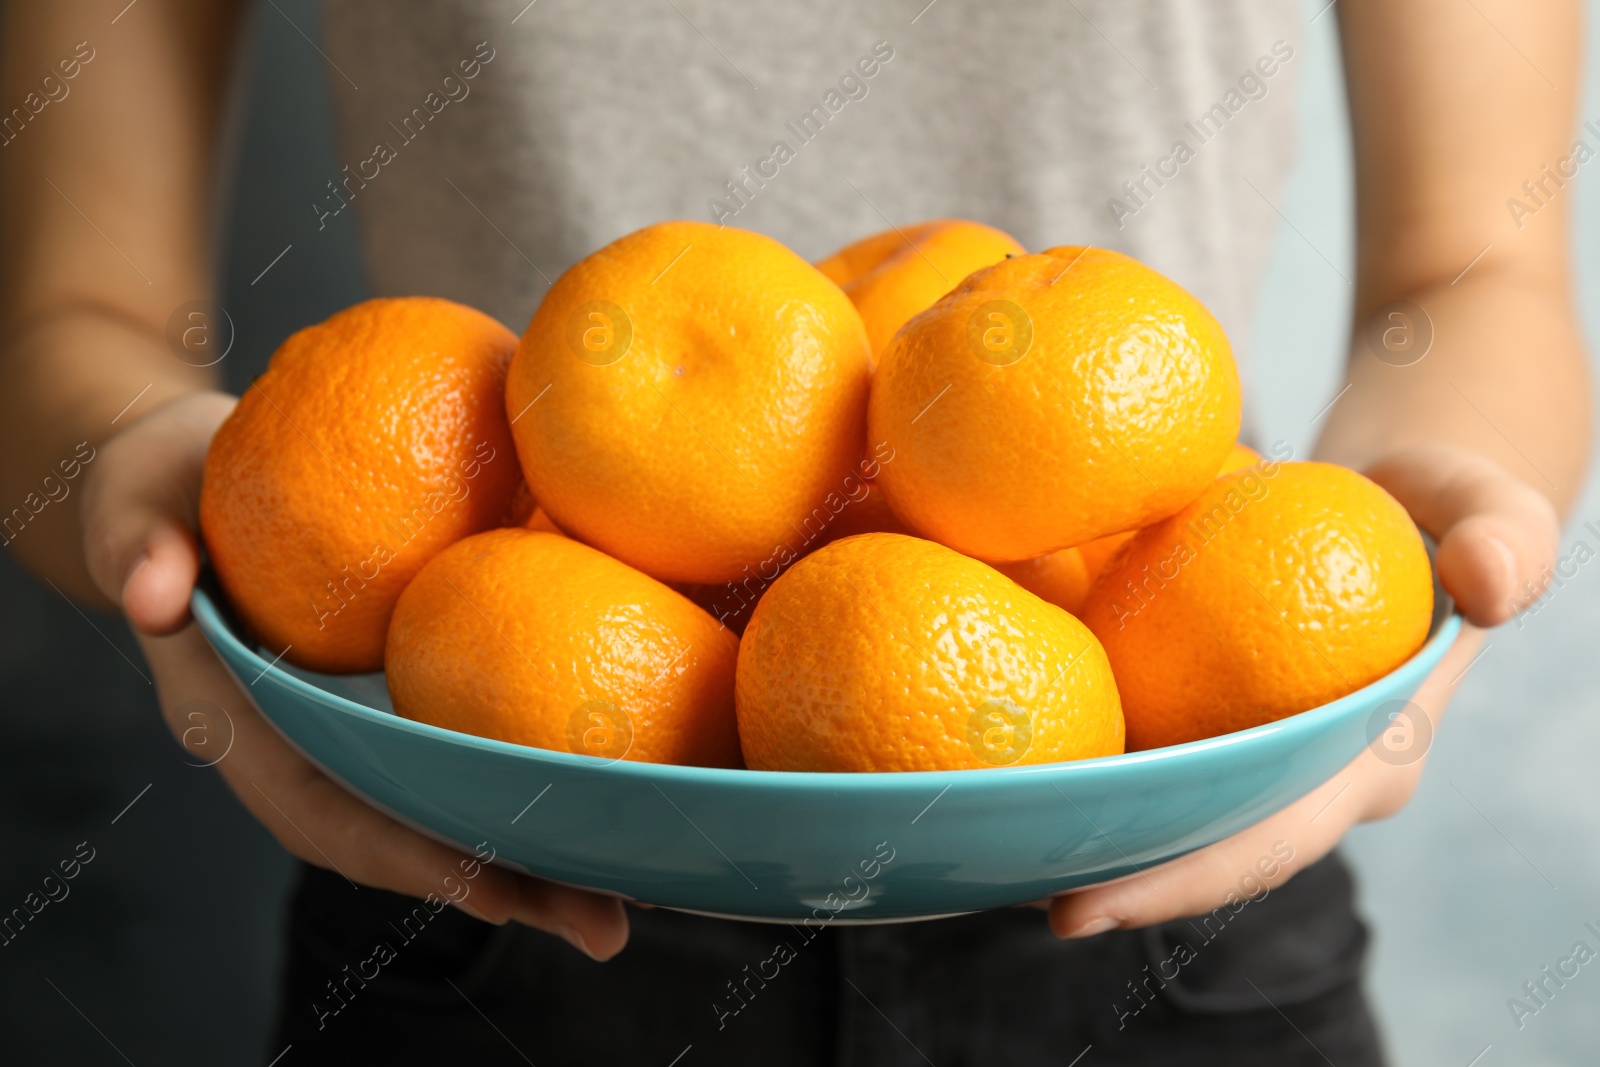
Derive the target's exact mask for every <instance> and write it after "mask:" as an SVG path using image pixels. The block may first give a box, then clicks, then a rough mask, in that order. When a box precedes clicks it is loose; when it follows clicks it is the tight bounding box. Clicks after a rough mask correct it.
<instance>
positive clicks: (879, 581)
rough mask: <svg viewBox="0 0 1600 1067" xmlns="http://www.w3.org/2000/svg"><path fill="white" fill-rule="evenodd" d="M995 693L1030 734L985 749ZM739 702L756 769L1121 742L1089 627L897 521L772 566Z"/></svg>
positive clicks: (865, 766) (876, 765) (933, 763)
mask: <svg viewBox="0 0 1600 1067" xmlns="http://www.w3.org/2000/svg"><path fill="white" fill-rule="evenodd" d="M997 700H998V701H1009V702H1010V705H1009V706H1010V707H1012V708H1015V709H1017V713H1018V717H1019V720H1020V721H1022V722H1024V723H1026V724H1027V726H1026V729H1027V730H1028V731H1031V737H1030V738H1029V740H1028V743H1027V745H1026V746H1022V745H1020V744H1019V745H1018V746H1017V748H1018V752H1017V753H1015V754H1014V755H1013V756H1012V757H1005V758H1003V759H985V758H982V756H981V755H980V753H981V751H982V744H981V743H980V744H977V745H976V747H975V743H974V741H973V738H974V737H978V738H983V737H987V736H988V735H987V734H986V733H984V731H985V730H986V729H987V725H986V724H985V723H986V720H984V719H983V713H984V708H985V707H986V706H988V704H989V702H990V701H997ZM737 706H738V713H739V732H740V736H741V738H742V740H743V744H744V755H745V761H746V763H747V764H748V765H749V766H750V767H752V768H757V769H764V770H794V771H917V770H936V769H958V768H973V767H988V766H996V765H1005V764H1009V763H1052V762H1056V761H1059V760H1070V759H1083V758H1086V757H1090V756H1102V755H1109V754H1112V753H1116V752H1121V751H1122V744H1123V726H1122V712H1121V708H1120V705H1119V703H1118V699H1117V687H1116V684H1115V682H1114V681H1113V680H1112V677H1111V670H1110V666H1109V664H1108V663H1107V661H1106V658H1105V654H1104V652H1103V651H1102V650H1101V649H1100V646H1099V643H1098V642H1096V641H1095V640H1094V638H1093V636H1092V635H1091V634H1090V633H1089V631H1088V630H1087V629H1086V628H1085V627H1084V626H1083V624H1081V623H1080V622H1078V620H1077V619H1075V618H1073V617H1072V616H1071V615H1069V614H1068V613H1067V612H1065V611H1062V610H1061V609H1060V608H1057V607H1055V606H1054V605H1052V604H1047V603H1045V602H1044V601H1043V600H1040V599H1039V598H1038V597H1036V596H1034V595H1033V594H1032V593H1029V592H1028V591H1027V590H1025V589H1022V588H1021V587H1020V586H1018V585H1017V584H1016V583H1014V582H1012V581H1010V580H1009V579H1007V578H1006V577H1004V576H1003V575H1001V574H1000V573H998V572H997V571H995V570H994V569H993V568H990V567H988V566H986V565H985V564H982V563H979V562H978V561H976V560H973V559H968V558H967V557H965V556H962V555H961V554H959V553H957V552H954V551H952V550H951V549H948V548H945V547H943V546H942V545H937V544H934V543H932V542H930V541H924V540H921V539H919V538H915V537H907V536H905V535H902V534H887V533H879V534H862V535H860V536H857V537H848V538H845V539H843V540H841V541H835V542H834V543H832V544H830V545H827V546H825V547H823V548H821V549H818V550H817V551H816V552H814V553H812V554H811V555H809V556H807V557H806V558H805V559H803V560H801V561H800V562H798V563H796V564H795V565H794V566H793V567H792V568H790V570H789V571H788V572H787V573H786V574H785V575H784V576H783V577H781V578H779V579H778V581H777V582H776V583H775V584H774V585H773V587H772V588H771V589H770V590H768V592H767V595H766V596H765V597H763V598H762V599H761V602H760V603H759V604H757V605H756V609H755V613H754V616H753V618H752V619H751V620H750V625H749V627H748V628H747V629H746V630H745V636H744V639H743V641H742V642H741V645H740V650H739V673H738V686H737ZM975 724H977V726H976V732H974V727H975ZM1004 736H1005V735H1003V734H1002V735H1001V737H1000V739H999V740H998V741H997V744H998V745H999V747H1000V748H1001V749H1002V750H1004V749H1005V747H1006V744H1007V742H1006V741H1005V740H1004Z"/></svg>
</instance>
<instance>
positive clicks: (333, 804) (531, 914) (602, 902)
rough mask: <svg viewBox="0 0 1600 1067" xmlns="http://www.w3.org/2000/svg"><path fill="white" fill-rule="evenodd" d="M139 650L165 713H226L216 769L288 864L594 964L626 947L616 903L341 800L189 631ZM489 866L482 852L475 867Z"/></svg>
mask: <svg viewBox="0 0 1600 1067" xmlns="http://www.w3.org/2000/svg"><path fill="white" fill-rule="evenodd" d="M140 643H141V645H142V646H143V647H144V650H145V655H146V658H147V659H148V661H149V663H150V666H151V668H152V670H153V672H154V675H155V681H156V685H157V687H158V689H160V691H161V693H162V697H163V704H164V705H167V706H170V707H172V708H181V707H183V706H184V705H185V704H187V703H189V702H190V701H194V700H209V701H211V702H213V703H215V704H217V705H219V706H221V707H223V708H224V709H225V710H226V711H227V713H228V719H229V721H230V722H231V723H232V728H233V736H232V747H231V748H229V749H228V754H227V755H226V756H225V757H224V758H222V759H221V760H219V761H218V762H217V763H216V768H217V770H218V772H219V773H221V774H222V776H223V777H224V779H226V780H227V782H228V784H229V786H230V787H231V788H232V789H233V791H234V793H235V794H236V795H237V796H238V797H239V799H240V801H241V802H243V804H244V805H245V807H246V808H247V809H248V810H249V811H250V813H251V814H252V815H253V816H255V818H256V819H258V820H259V821H260V822H261V823H262V824H263V825H264V826H266V827H267V829H268V830H269V831H270V832H271V833H272V835H273V836H274V837H276V838H277V840H278V842H279V843H280V844H281V845H283V847H284V848H285V849H286V850H288V851H289V852H290V853H292V854H294V855H295V856H297V857H299V858H300V859H303V860H305V861H306V862H307V863H310V864H313V865H315V866H318V867H322V868H324V869H327V870H332V871H334V872H336V873H338V874H340V875H342V876H344V877H345V878H346V879H348V880H349V881H350V883H351V884H352V885H356V886H359V885H367V886H374V887H376V888H379V889H387V890H390V891H392V892H396V893H404V894H406V895H407V896H412V897H419V898H424V899H427V898H429V897H430V896H431V897H432V898H434V899H435V900H436V901H441V902H446V903H450V904H452V905H454V906H455V907H458V908H460V909H461V910H463V911H465V912H467V913H468V914H470V915H473V916H475V917H477V918H480V919H483V920H485V921H488V922H492V923H497V924H499V923H505V922H507V921H509V920H511V919H516V920H518V921H520V922H525V923H527V924H528V925H531V926H534V927H537V928H539V929H542V930H546V931H548V932H550V933H555V934H557V935H559V936H563V937H566V938H567V940H568V941H570V942H572V943H573V944H574V945H575V946H576V947H578V948H579V949H580V950H582V951H584V952H586V953H589V954H590V955H592V956H594V957H595V958H596V959H604V958H608V957H609V956H611V955H615V954H616V952H617V951H619V950H620V949H621V947H622V945H623V943H624V942H625V941H626V939H627V926H626V919H625V918H623V917H621V906H620V904H619V903H618V902H617V901H614V900H610V899H608V898H602V897H598V896H596V895H594V894H590V893H584V892H582V891H580V890H576V889H567V888H565V887H554V886H552V887H550V891H548V892H547V891H545V890H543V889H540V890H538V891H533V890H530V889H529V888H528V884H529V883H534V882H535V880H534V879H529V878H526V877H525V876H522V875H519V874H517V873H515V872H513V871H510V870H507V869H505V868H502V867H496V866H492V865H489V864H488V863H483V862H479V857H472V856H467V855H464V854H463V853H461V852H459V851H457V850H456V849H454V848H451V847H449V846H447V845H444V844H441V843H440V842H438V841H435V840H433V839H432V838H429V837H426V836H424V835H422V834H419V833H417V832H416V831H414V830H411V829H410V828H408V827H406V826H404V825H402V824H400V823H399V822H396V821H395V820H393V819H391V818H389V817H388V816H386V815H384V814H382V813H381V812H379V811H377V810H376V809H374V808H372V807H369V806H368V805H367V804H366V803H365V802H363V801H361V800H359V799H358V798H356V797H355V796H353V795H352V794H350V793H348V792H346V791H345V790H344V789H343V788H342V787H340V786H339V785H338V784H336V783H335V782H333V781H332V780H331V779H329V778H328V777H326V776H325V775H323V774H322V773H321V772H320V771H319V770H317V768H316V767H314V766H313V765H312V764H311V763H310V762H308V761H307V760H306V759H305V758H304V757H303V756H301V755H300V754H299V753H297V752H296V751H295V750H294V749H293V748H291V747H290V746H289V744H288V743H287V742H286V741H284V740H283V738H282V737H280V736H279V735H278V733H277V732H276V730H274V729H273V727H272V725H271V724H270V723H269V722H267V720H266V719H265V718H264V717H262V716H261V714H260V713H259V712H257V711H256V710H255V709H254V708H253V707H251V706H250V704H249V702H248V700H247V699H246V698H245V696H244V694H243V693H242V692H241V691H240V689H239V687H238V685H237V684H235V682H234V680H233V678H232V677H231V676H230V675H229V674H228V673H227V670H226V669H225V668H224V667H223V666H222V664H221V662H220V661H219V660H218V659H217V658H216V656H215V654H214V653H213V652H212V651H211V648H210V646H209V645H207V644H206V642H205V639H204V637H203V636H202V635H201V634H200V632H199V630H198V628H196V627H195V626H193V625H192V624H191V625H190V626H188V627H187V628H185V629H184V630H182V631H180V632H179V633H177V634H174V635H172V636H170V637H148V636H145V637H141V639H140ZM182 725H183V726H187V725H188V724H187V723H183V724H182ZM174 732H175V733H180V732H181V729H175V730H174ZM182 740H183V739H182V738H180V743H182ZM197 754H199V753H197ZM488 855H489V852H488V850H487V848H485V849H484V850H483V852H482V853H481V856H482V857H487V856H488ZM581 898H591V899H581Z"/></svg>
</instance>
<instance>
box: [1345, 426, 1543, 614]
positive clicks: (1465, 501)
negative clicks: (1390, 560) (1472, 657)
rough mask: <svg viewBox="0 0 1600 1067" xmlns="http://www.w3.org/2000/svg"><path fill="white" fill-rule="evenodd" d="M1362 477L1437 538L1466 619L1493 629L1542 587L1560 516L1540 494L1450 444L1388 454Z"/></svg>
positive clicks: (1442, 567) (1446, 578) (1444, 574)
mask: <svg viewBox="0 0 1600 1067" xmlns="http://www.w3.org/2000/svg"><path fill="white" fill-rule="evenodd" d="M1366 473H1367V476H1368V477H1369V478H1371V479H1372V480H1373V481H1375V482H1377V483H1378V484H1379V485H1381V486H1383V487H1384V488H1385V489H1387V490H1388V491H1389V493H1390V494H1391V495H1393V496H1394V498H1395V499H1396V500H1398V501H1399V502H1400V503H1401V504H1402V505H1403V506H1404V507H1405V509H1406V510H1407V511H1409V512H1410V513H1411V516H1412V518H1414V519H1415V520H1416V521H1417V525H1418V526H1420V527H1422V529H1424V530H1426V531H1427V532H1428V533H1429V534H1431V535H1432V536H1433V537H1434V539H1435V540H1436V541H1438V543H1439V551H1438V555H1437V561H1438V567H1439V579H1440V581H1441V582H1442V583H1443V584H1444V587H1445V590H1446V591H1447V592H1448V593H1449V594H1450V596H1451V597H1452V598H1453V599H1454V600H1455V602H1456V605H1457V607H1458V608H1459V609H1460V611H1461V613H1462V614H1463V615H1465V616H1466V618H1467V621H1468V622H1471V623H1472V624H1473V625H1475V626H1498V625H1499V624H1501V623H1503V622H1505V621H1506V620H1507V619H1509V618H1511V617H1512V616H1513V615H1515V614H1516V613H1517V612H1518V611H1520V610H1521V609H1522V608H1523V607H1525V606H1526V605H1527V604H1528V603H1529V602H1531V601H1532V600H1533V599H1535V598H1536V597H1537V595H1538V594H1539V593H1540V592H1542V591H1543V587H1544V583H1545V582H1546V581H1547V580H1548V576H1549V570H1550V567H1551V565H1552V564H1554V562H1555V559H1556V553H1557V552H1558V551H1559V550H1560V543H1561V519H1560V516H1559V515H1558V514H1557V513H1556V509H1555V505H1554V504H1552V503H1551V502H1550V499H1549V498H1548V497H1546V496H1545V495H1544V494H1543V493H1541V492H1539V491H1538V490H1537V489H1534V488H1533V487H1532V486H1530V485H1529V484H1528V483H1526V482H1524V481H1522V480H1521V479H1520V478H1517V477H1516V476H1514V475H1513V474H1511V473H1510V472H1509V471H1507V470H1506V469H1505V468H1504V467H1502V466H1500V465H1499V464H1498V463H1495V462H1494V461H1493V460H1491V459H1488V458H1486V457H1484V456H1481V455H1479V454H1477V453H1475V452H1470V451H1468V450H1466V449H1464V448H1458V447H1456V446H1454V445H1444V444H1433V445H1421V446H1417V447H1415V448H1409V449H1406V450H1404V451H1401V452H1396V453H1393V454H1392V455H1389V456H1387V457H1385V458H1383V459H1381V460H1379V461H1378V462H1377V463H1376V464H1374V465H1373V466H1372V467H1371V468H1370V469H1368V471H1367V472H1366Z"/></svg>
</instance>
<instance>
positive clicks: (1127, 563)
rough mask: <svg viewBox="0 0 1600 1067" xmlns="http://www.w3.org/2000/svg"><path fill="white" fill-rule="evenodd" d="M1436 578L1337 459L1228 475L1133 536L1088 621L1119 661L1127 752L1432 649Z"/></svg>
mask: <svg viewBox="0 0 1600 1067" xmlns="http://www.w3.org/2000/svg"><path fill="white" fill-rule="evenodd" d="M1432 613H1433V580H1432V576H1431V572H1430V567H1429V563H1428V554H1427V551H1426V549H1425V548H1424V547H1423V542H1422V536H1421V535H1420V534H1419V533H1418V532H1417V528H1416V526H1415V525H1414V524H1413V523H1412V521H1411V518H1410V516H1408V515H1407V514H1406V512H1405V509H1404V508H1402V507H1401V506H1400V505H1399V503H1397V502H1396V501H1395V500H1394V498H1393V497H1391V496H1389V494H1388V493H1386V492H1384V491H1383V489H1381V488H1379V487H1378V486H1377V485H1375V484H1374V483H1372V482H1370V481H1368V480H1367V479H1366V478H1364V477H1362V476H1361V475H1359V474H1357V473H1355V472H1354V471H1351V470H1347V469H1345V468H1343V467H1337V466H1333V465H1331V464H1326V463H1278V462H1276V461H1271V460H1269V461H1265V462H1263V463H1262V464H1260V465H1259V466H1256V467H1252V468H1248V469H1245V470H1241V471H1236V472H1234V473H1232V474H1227V475H1223V476H1222V477H1221V478H1218V479H1217V481H1216V482H1215V483H1214V484H1213V485H1212V486H1211V487H1210V488H1209V489H1207V490H1206V491H1205V492H1204V493H1203V494H1201V496H1200V497H1199V499H1197V500H1195V501H1194V502H1193V503H1192V504H1190V505H1189V506H1188V507H1186V508H1184V509H1183V510H1182V511H1180V512H1178V513H1177V514H1176V515H1173V516H1172V517H1171V518H1168V519H1166V520H1165V521H1163V522H1160V523H1157V524H1155V525H1153V526H1151V527H1149V528H1148V529H1145V530H1143V531H1141V532H1140V533H1139V535H1138V536H1137V537H1136V538H1134V540H1133V542H1132V543H1131V544H1130V545H1129V547H1128V548H1127V550H1126V551H1125V552H1124V553H1123V554H1121V555H1119V556H1118V557H1117V558H1116V559H1115V560H1114V561H1113V562H1112V564H1111V566H1110V568H1108V569H1107V571H1106V572H1105V573H1104V574H1102V575H1101V576H1100V578H1099V580H1098V581H1097V582H1096V583H1095V585H1094V588H1092V589H1091V590H1090V591H1089V596H1088V599H1087V600H1086V602H1085V604H1084V607H1083V611H1082V618H1083V621H1084V622H1085V623H1087V624H1088V626H1089V628H1090V629H1091V630H1093V631H1094V632H1095V634H1096V635H1097V636H1098V637H1099V638H1100V641H1101V643H1102V644H1103V645H1104V646H1105V650H1106V654H1107V656H1109V657H1110V660H1111V665H1112V668H1113V669H1114V670H1115V671H1116V675H1117V681H1118V688H1119V689H1120V691H1121V693H1122V700H1123V709H1124V711H1125V713H1126V715H1127V723H1128V747H1129V748H1130V749H1147V748H1158V747H1161V746H1163V745H1174V744H1179V743H1181V742H1184V741H1194V740H1198V739H1200V738H1204V737H1213V736H1216V735H1218V734H1224V733H1230V732H1232V731H1235V730H1243V729H1246V728H1248V727H1251V726H1257V725H1260V724H1261V723H1265V722H1272V721H1274V720H1276V719H1281V718H1283V717H1284V716H1286V715H1293V714H1295V713H1296V712H1300V711H1306V710H1308V709H1310V708H1314V707H1318V706H1320V705H1322V704H1326V703H1328V702H1329V701H1331V700H1335V699H1337V698H1338V697H1341V696H1343V695H1345V694H1346V693H1350V692H1353V691H1354V690H1356V689H1359V688H1361V687H1362V686H1364V685H1367V684H1369V683H1371V682H1373V681H1376V680H1377V679H1378V678H1380V677H1382V676H1383V675H1385V674H1387V673H1388V672H1390V671H1392V670H1394V669H1395V668H1396V667H1398V666H1399V665H1400V664H1402V663H1404V662H1405V661H1406V660H1407V659H1409V658H1410V657H1411V655H1412V654H1413V653H1414V652H1416V650H1417V649H1418V648H1420V647H1421V646H1422V643H1423V640H1424V639H1425V638H1426V636H1427V632H1428V625H1429V622H1430V620H1431V617H1432Z"/></svg>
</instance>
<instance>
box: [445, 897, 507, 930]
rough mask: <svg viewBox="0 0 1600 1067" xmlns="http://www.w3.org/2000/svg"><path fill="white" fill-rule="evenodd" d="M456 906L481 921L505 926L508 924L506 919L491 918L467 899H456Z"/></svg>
mask: <svg viewBox="0 0 1600 1067" xmlns="http://www.w3.org/2000/svg"><path fill="white" fill-rule="evenodd" d="M455 906H456V907H457V908H459V909H460V910H461V911H464V912H466V913H467V914H468V915H470V916H472V917H473V918H474V919H477V920H478V921H479V922H486V923H489V924H490V925H491V926H504V925H505V924H506V920H504V919H491V918H489V916H487V915H485V914H484V913H483V912H481V911H479V910H478V909H477V908H475V907H473V906H472V905H471V904H468V903H467V902H466V901H465V900H458V901H455Z"/></svg>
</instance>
